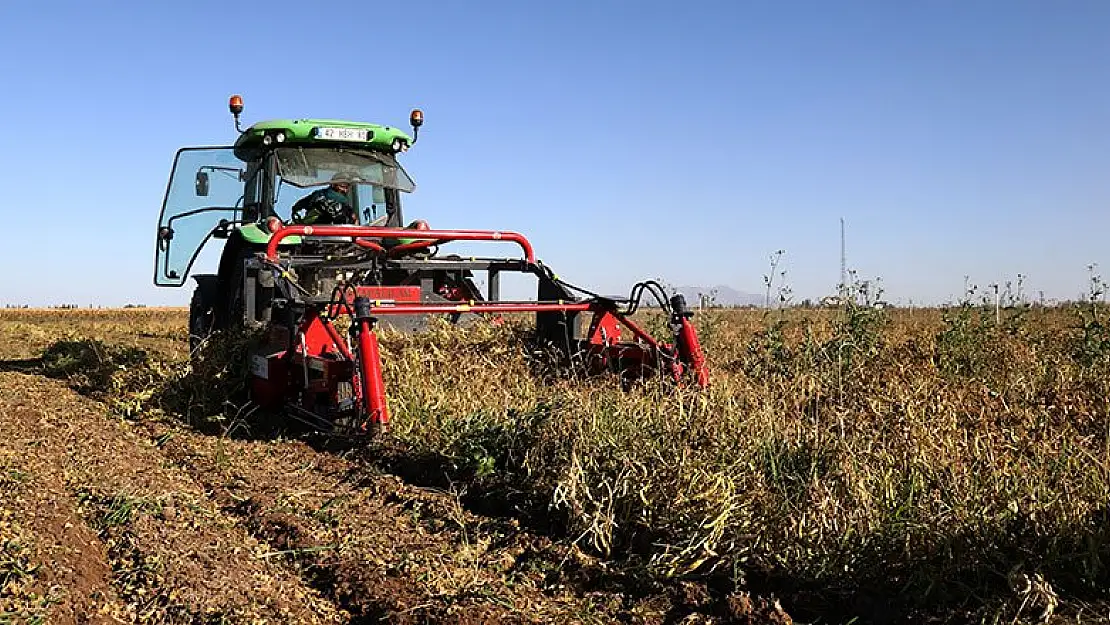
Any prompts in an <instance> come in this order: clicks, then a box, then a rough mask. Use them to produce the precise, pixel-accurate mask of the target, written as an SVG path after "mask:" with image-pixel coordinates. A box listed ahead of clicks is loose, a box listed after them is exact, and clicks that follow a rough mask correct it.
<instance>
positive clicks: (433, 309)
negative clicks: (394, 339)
mask: <svg viewBox="0 0 1110 625" xmlns="http://www.w3.org/2000/svg"><path fill="white" fill-rule="evenodd" d="M592 310H596V305H595V304H591V303H589V302H567V303H566V304H559V303H554V302H552V303H546V302H538V303H535V304H524V303H511V302H507V303H503V304H498V303H495V302H488V303H483V304H455V303H451V304H385V305H381V306H375V305H371V306H370V313H371V314H374V315H424V314H433V313H456V312H471V313H478V314H491V313H514V312H589V311H592Z"/></svg>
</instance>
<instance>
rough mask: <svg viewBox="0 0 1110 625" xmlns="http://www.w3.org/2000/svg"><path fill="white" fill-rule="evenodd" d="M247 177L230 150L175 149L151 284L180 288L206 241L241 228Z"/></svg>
mask: <svg viewBox="0 0 1110 625" xmlns="http://www.w3.org/2000/svg"><path fill="white" fill-rule="evenodd" d="M246 178H247V169H246V164H245V163H243V162H242V161H240V160H239V159H238V158H236V157H235V153H234V150H233V148H231V147H205V148H183V149H181V150H178V152H177V155H176V156H175V157H174V161H173V172H172V174H171V175H170V182H169V185H168V187H167V188H166V196H165V198H164V199H163V201H162V213H161V215H160V216H159V218H158V233H157V235H156V236H157V238H156V246H155V247H156V250H157V251H156V252H155V258H154V284H156V285H157V286H181V285H182V284H184V283H185V279H186V278H187V277H188V275H189V271H190V269H192V266H193V261H195V260H196V257H197V254H199V253H200V250H201V249H202V248H203V247H204V244H205V243H207V242H208V239H210V238H211V237H212V236H213V234H215V235H216V236H220V235H221V232H222V233H223V234H224V236H226V228H227V227H229V226H232V225H235V224H237V223H241V221H242V213H243V192H244V188H245V181H246Z"/></svg>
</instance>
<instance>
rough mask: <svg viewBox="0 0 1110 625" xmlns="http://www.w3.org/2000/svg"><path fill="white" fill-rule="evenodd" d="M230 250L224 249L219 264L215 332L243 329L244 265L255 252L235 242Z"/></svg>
mask: <svg viewBox="0 0 1110 625" xmlns="http://www.w3.org/2000/svg"><path fill="white" fill-rule="evenodd" d="M228 245H229V246H230V245H234V247H232V248H231V249H225V255H224V258H223V259H221V262H220V279H219V287H218V293H219V300H220V301H219V304H218V305H217V310H216V316H215V328H214V329H216V330H237V329H240V328H242V327H243V317H244V315H245V313H246V309H245V301H244V298H243V275H244V271H245V267H244V263H245V262H246V261H247V259H249V258H250V257H251V256H253V255H254V253H255V252H256V251H257V248H256V247H255V246H252V245H250V244H247V243H244V242H242V241H236V242H235V243H234V244H232V243H231V242H229V243H228Z"/></svg>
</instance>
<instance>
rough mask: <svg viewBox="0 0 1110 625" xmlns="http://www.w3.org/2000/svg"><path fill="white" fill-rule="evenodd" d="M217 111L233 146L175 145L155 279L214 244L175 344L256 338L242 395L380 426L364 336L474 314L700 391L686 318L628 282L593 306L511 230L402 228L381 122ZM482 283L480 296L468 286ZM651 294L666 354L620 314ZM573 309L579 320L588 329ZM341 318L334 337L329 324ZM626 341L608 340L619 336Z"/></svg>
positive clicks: (578, 355)
mask: <svg viewBox="0 0 1110 625" xmlns="http://www.w3.org/2000/svg"><path fill="white" fill-rule="evenodd" d="M229 109H230V111H231V113H232V114H233V115H234V118H235V129H236V131H237V132H238V133H239V136H238V138H237V139H236V141H235V142H234V144H233V145H230V146H225V147H195V148H183V149H181V150H179V151H178V152H177V155H176V156H175V158H174V164H173V172H172V174H171V176H170V181H169V185H168V187H167V189H166V194H165V198H164V200H163V205H162V212H161V216H160V217H159V221H158V231H157V239H156V253H155V273H154V283H155V284H156V285H158V286H165V287H181V286H184V285H185V282H186V279H187V278H188V276H189V274H190V272H191V270H192V267H193V264H194V262H195V261H196V259H197V257H198V255H199V254H200V251H201V249H202V248H203V247H204V245H205V244H206V243H208V241H209V240H210V239H213V238H215V239H222V240H224V241H225V243H224V247H223V250H222V252H221V255H220V259H219V263H218V268H217V271H216V273H215V274H202V275H194V276H193V278H194V280H195V281H196V286H195V288H194V291H193V297H192V300H191V303H190V307H189V336H190V348H191V349H192V350H194V351H195V350H196V348H197V347H199V345H200V344H201V343H202V342H203V341H205V340H206V339H208V338H209V337H210V336H212V335H213V333H215V332H218V331H223V330H229V329H235V328H243V329H247V330H264V331H263V332H261V333H260V334H261V335H262V336H264V337H265V338H264V339H263V340H262V341H261V344H259V345H256V346H254V347H252V348H251V349H252V352H251V354H250V355H249V361H250V373H251V376H252V386H251V395H252V399H253V400H254V401H256V402H257V403H258V404H260V405H262V406H263V407H267V408H282V409H284V410H286V412H287V413H289V414H292V415H293V416H294V417H296V418H297V419H299V420H301V421H303V422H305V423H308V424H310V425H311V426H312V427H314V428H317V429H320V430H325V431H329V430H333V429H335V428H337V427H340V424H342V427H343V428H348V429H349V428H352V427H353V428H356V429H357V428H363V429H365V428H367V427H368V426H374V427H381V426H384V425H385V424H386V423H387V422H388V410H387V409H386V401H385V392H384V387H383V383H382V376H381V368H380V362H379V361H380V356H379V352H378V347H377V335H376V332H375V330H376V328H377V327H378V326H381V325H388V326H391V327H394V328H397V329H401V330H403V331H419V330H420V329H421V328H423V327H425V326H426V324H427V322H428V320H429V319H430V318H431V317H432V316H445V317H447V318H448V319H449V320H450V321H451V322H453V323H456V324H463V323H468V322H471V321H473V320H474V319H476V318H477V316H478V315H503V314H510V313H533V314H535V319H536V331H535V339H536V340H537V341H538V342H540V343H542V344H543V345H545V346H547V347H549V348H553V349H554V350H555V351H557V352H558V353H560V354H561V355H562V359H563V361H564V362H567V363H572V362H573V363H578V364H579V365H583V366H584V367H585V368H586V369H588V370H589V371H591V372H602V371H613V372H617V373H619V374H620V375H621V376H622V379H627V380H631V379H637V378H642V377H644V376H645V375H648V374H652V373H660V374H663V375H664V376H665V377H668V378H672V379H674V380H675V381H679V382H681V381H682V380H683V379H684V378H687V377H691V378H692V379H693V380H694V381H695V383H696V384H697V385H698V386H706V385H707V384H708V370H707V368H706V365H705V360H704V358H703V356H702V354H701V350H700V347H699V345H698V341H697V335H696V332H695V331H694V328H693V326H692V325H691V323H690V318H691V317H692V313H691V312H690V311H689V310H688V309H687V307H686V304H685V301H684V300H683V299H682V296H681V295H677V296H674V297H670V298H668V296H667V294H666V293H665V292H664V291H663V289H662V288H661V287H660V286H659V285H658V284H656V283H654V282H651V281H647V282H641V283H639V284H637V285H636V286H635V287H633V289H632V292H631V295H630V297H628V298H613V297H603V296H600V295H597V294H595V293H591V292H589V291H586V290H585V289H581V288H579V287H575V286H573V285H571V284H569V283H567V282H565V281H564V280H562V279H561V278H559V277H558V276H557V275H556V274H555V273H554V272H553V271H551V270H550V269H549V268H548V267H547V266H545V265H544V264H542V263H541V262H539V261H538V260H537V259H536V256H535V252H534V250H533V249H532V246H531V243H530V242H529V241H528V240H527V239H526V238H525V237H524V236H523V235H521V234H518V233H515V232H509V231H490V230H435V229H431V228H430V227H429V226H428V225H427V224H426V223H424V222H423V221H419V220H416V221H412V222H409V223H407V224H406V222H405V219H404V216H403V212H402V202H401V198H402V194H403V193H411V192H412V191H413V190H414V189H415V186H416V185H415V183H414V182H413V180H412V178H411V177H410V176H409V174H408V173H407V172H406V171H405V169H404V168H403V167H402V166H401V164H400V163H399V162H398V160H397V159H398V155H400V154H401V153H404V152H406V151H407V150H409V148H411V147H412V145H413V144H414V143H416V139H417V136H418V133H419V129H420V127H421V125H422V124H423V122H424V116H423V113H422V112H421V111H420V110H418V109H417V110H413V111H412V113H411V115H410V118H409V123H410V126H411V127H412V134H411V135H409V134H407V133H406V132H403V131H401V130H400V129H397V128H393V127H390V126H382V125H378V124H371V123H364V122H350V121H343V120H330V119H296V120H274V121H265V122H260V123H256V124H254V125H252V126H250V127H248V128H247V129H245V130H243V129H242V128H241V127H240V123H239V115H240V113H242V110H243V102H242V99H241V98H240V97H239V96H232V98H231V100H230V102H229ZM452 241H484V242H489V243H491V244H499V245H504V244H513V245H515V246H517V247H518V248H519V249H520V251H521V254H520V255H519V256H517V257H474V256H467V257H461V256H459V255H456V254H441V253H440V249H439V248H440V246H442V245H445V244H447V243H450V242H452ZM505 271H510V272H519V273H522V274H528V275H531V276H534V277H535V278H536V280H537V287H536V288H537V290H536V298H535V299H534V300H526V301H505V300H503V299H502V298H501V294H500V275H501V273H503V272H505ZM475 272H484V275H485V278H486V288H485V290H484V291H483V290H482V289H480V288H479V286H478V283H477V282H476V278H475ZM645 294H651V295H652V296H653V297H654V298H655V300H656V301H657V302H658V304H659V306H660V307H661V308H662V309H663V311H664V312H665V314H667V315H668V316H669V320H670V325H671V329H672V330H673V333H674V336H673V338H674V341H673V343H665V342H662V341H658V340H656V339H655V338H653V337H651V336H650V335H649V334H648V333H647V332H646V331H644V330H643V329H642V328H640V327H639V326H638V325H636V324H635V323H634V322H633V321H632V320H631V319H630V318H629V316H630V315H632V314H633V313H634V312H635V311H636V310H637V308H638V307H639V304H640V299H641V298H642V297H643V296H644V295H645ZM583 313H585V314H586V315H587V316H589V323H588V324H587V323H580V322H581V321H584V320H585V317H582V315H583ZM344 315H346V316H349V317H350V318H351V320H352V322H353V323H352V324H351V326H350V335H349V336H346V337H344V336H342V335H341V334H340V332H339V330H338V329H337V328H336V326H334V325H333V324H332V321H333V320H335V319H336V318H338V317H340V316H344ZM622 328H624V330H625V331H626V332H630V333H631V337H630V339H631V340H622V339H621V329H622Z"/></svg>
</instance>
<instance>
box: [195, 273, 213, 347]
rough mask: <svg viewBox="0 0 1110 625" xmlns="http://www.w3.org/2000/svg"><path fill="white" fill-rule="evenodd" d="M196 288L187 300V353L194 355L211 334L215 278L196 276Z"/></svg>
mask: <svg viewBox="0 0 1110 625" xmlns="http://www.w3.org/2000/svg"><path fill="white" fill-rule="evenodd" d="M196 280H197V286H196V288H194V289H193V297H192V299H190V300H189V353H190V354H196V352H197V349H198V348H199V347H200V346H201V344H202V343H203V342H204V341H205V339H207V338H208V336H209V335H210V334H212V330H213V329H214V325H215V319H216V283H215V276H197V277H196Z"/></svg>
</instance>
